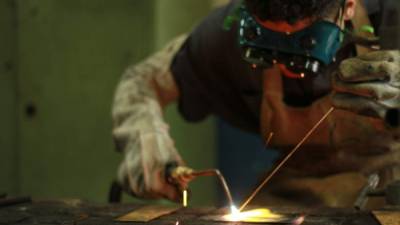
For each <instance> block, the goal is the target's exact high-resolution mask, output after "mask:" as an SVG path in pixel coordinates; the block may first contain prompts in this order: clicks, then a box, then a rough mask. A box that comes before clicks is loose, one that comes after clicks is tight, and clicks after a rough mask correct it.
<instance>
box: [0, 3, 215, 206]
mask: <svg viewBox="0 0 400 225" xmlns="http://www.w3.org/2000/svg"><path fill="white" fill-rule="evenodd" d="M12 3H15V7H12V6H13V4H12ZM209 7H210V4H209V1H204V0H190V1H187V0H168V1H165V0H146V1H139V0H136V1H133V0H113V1H110V0H57V1H55V0H0V34H1V35H0V104H1V110H0V124H1V126H0V149H1V153H2V155H1V157H0V192H1V191H2V190H4V191H7V192H8V193H11V194H13V193H15V194H20V195H22V194H24V195H25V194H28V195H32V196H33V197H36V198H60V197H61V198H68V197H71V198H83V199H88V200H91V201H98V202H104V201H105V200H106V197H107V192H108V189H109V185H110V182H111V180H113V179H114V177H115V174H116V169H117V166H118V163H119V160H120V159H121V155H120V154H118V153H116V152H115V151H114V146H113V143H112V140H111V119H110V107H111V102H112V97H113V94H114V90H115V87H116V84H117V82H118V80H119V78H120V76H121V74H122V72H123V70H124V69H125V68H126V67H127V66H128V65H130V64H132V63H135V62H138V61H139V60H141V59H143V58H144V57H146V56H148V55H149V54H151V52H153V51H155V50H156V49H158V48H160V47H161V46H162V45H164V44H165V43H166V42H167V41H168V40H169V39H170V38H172V37H174V36H175V35H176V34H178V33H181V32H184V31H188V30H190V28H191V27H192V26H193V24H194V23H195V22H196V21H198V20H199V19H200V18H201V17H202V16H203V15H205V14H206V13H207V12H208V10H209ZM17 96H18V98H17ZM166 117H167V120H168V121H169V122H170V124H171V132H172V136H173V137H174V139H175V141H176V145H177V147H178V149H179V151H180V152H181V153H182V155H183V157H184V158H185V159H186V160H187V161H188V164H189V165H191V166H193V167H194V168H208V167H214V165H215V156H214V154H215V149H214V148H215V140H214V125H213V121H212V120H209V121H206V122H205V123H202V124H200V125H189V124H186V123H185V122H183V121H182V119H180V116H179V115H178V114H177V112H176V110H175V107H174V106H171V107H169V108H168V110H167V115H166ZM192 188H193V193H194V195H193V196H194V197H193V201H192V204H194V205H200V204H212V203H213V200H214V199H215V194H214V192H213V191H214V190H215V182H214V181H213V180H212V179H206V178H204V179H200V180H199V181H196V182H194V184H193V185H192ZM204 190H206V191H204ZM130 199H131V198H130Z"/></svg>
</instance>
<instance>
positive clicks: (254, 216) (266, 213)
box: [224, 206, 282, 222]
mask: <svg viewBox="0 0 400 225" xmlns="http://www.w3.org/2000/svg"><path fill="white" fill-rule="evenodd" d="M231 211H232V213H231V214H228V215H225V216H224V219H226V220H227V221H232V222H239V221H245V222H257V221H260V220H262V219H279V218H282V216H281V215H279V214H275V213H272V212H271V211H270V210H269V209H253V210H249V211H244V212H240V211H239V210H238V209H236V207H234V206H231Z"/></svg>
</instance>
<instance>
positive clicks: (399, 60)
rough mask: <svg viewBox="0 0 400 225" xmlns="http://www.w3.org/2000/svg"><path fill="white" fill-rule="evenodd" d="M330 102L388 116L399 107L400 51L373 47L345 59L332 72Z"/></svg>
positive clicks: (338, 105) (365, 114)
mask: <svg viewBox="0 0 400 225" xmlns="http://www.w3.org/2000/svg"><path fill="white" fill-rule="evenodd" d="M333 88H334V91H335V93H334V95H333V105H334V106H335V107H337V108H340V109H344V110H350V111H353V112H355V113H358V114H361V115H364V116H371V117H376V118H382V119H387V116H388V114H387V113H388V112H389V111H391V110H398V109H400V51H397V50H393V51H375V52H371V53H368V54H365V55H362V56H359V57H356V58H350V59H347V60H344V61H343V62H342V63H341V65H340V69H339V72H338V73H337V74H336V75H335V76H334V82H333Z"/></svg>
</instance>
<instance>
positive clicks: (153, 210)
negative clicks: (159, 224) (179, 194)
mask: <svg viewBox="0 0 400 225" xmlns="http://www.w3.org/2000/svg"><path fill="white" fill-rule="evenodd" d="M180 208H181V206H163V205H151V206H144V207H142V208H139V209H137V210H135V211H132V212H130V213H128V214H126V215H124V216H121V217H119V218H117V219H116V220H117V221H120V222H149V221H151V220H154V219H157V218H159V217H161V216H165V215H168V214H171V213H173V212H175V211H176V210H178V209H180Z"/></svg>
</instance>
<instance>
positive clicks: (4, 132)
mask: <svg viewBox="0 0 400 225" xmlns="http://www.w3.org/2000/svg"><path fill="white" fill-rule="evenodd" d="M15 15H16V13H15V5H14V4H13V1H11V0H0V153H1V155H0V193H1V192H7V193H10V194H15V193H16V191H17V185H18V179H17V176H16V175H17V156H18V154H17V151H16V150H17V146H16V140H17V139H16V138H17V124H16V121H17V120H16V99H17V95H16V93H17V92H16V68H17V66H16V58H15V54H16V50H17V43H16V38H17V32H16V26H15V24H16V18H15Z"/></svg>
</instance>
